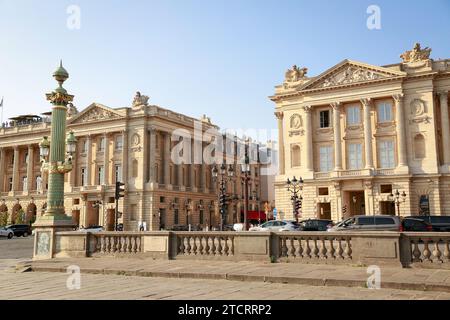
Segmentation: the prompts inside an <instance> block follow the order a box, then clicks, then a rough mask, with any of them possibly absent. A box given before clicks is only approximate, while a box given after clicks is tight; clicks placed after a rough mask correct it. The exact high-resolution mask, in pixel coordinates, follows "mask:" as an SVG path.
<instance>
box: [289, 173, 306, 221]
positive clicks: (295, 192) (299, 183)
mask: <svg viewBox="0 0 450 320" xmlns="http://www.w3.org/2000/svg"><path fill="white" fill-rule="evenodd" d="M286 188H287V191H289V192H290V193H291V195H292V196H291V200H292V209H293V214H294V216H295V221H297V222H298V216H299V214H300V213H301V209H302V203H303V197H302V195H301V194H300V192H301V191H302V190H303V179H302V177H300V178H299V179H298V180H297V178H296V177H295V176H294V178H293V179H292V180H290V179H289V178H288V179H287V181H286Z"/></svg>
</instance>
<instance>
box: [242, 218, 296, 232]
mask: <svg viewBox="0 0 450 320" xmlns="http://www.w3.org/2000/svg"><path fill="white" fill-rule="evenodd" d="M297 230H298V224H297V222H295V221H290V220H272V221H267V222H265V223H263V224H262V225H260V226H257V227H252V228H250V229H249V231H274V232H277V231H297Z"/></svg>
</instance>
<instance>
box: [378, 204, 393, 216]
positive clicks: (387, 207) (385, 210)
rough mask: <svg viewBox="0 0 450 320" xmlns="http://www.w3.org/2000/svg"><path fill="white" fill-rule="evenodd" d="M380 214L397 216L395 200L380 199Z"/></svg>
mask: <svg viewBox="0 0 450 320" xmlns="http://www.w3.org/2000/svg"><path fill="white" fill-rule="evenodd" d="M380 214H382V215H391V216H395V203H394V201H380Z"/></svg>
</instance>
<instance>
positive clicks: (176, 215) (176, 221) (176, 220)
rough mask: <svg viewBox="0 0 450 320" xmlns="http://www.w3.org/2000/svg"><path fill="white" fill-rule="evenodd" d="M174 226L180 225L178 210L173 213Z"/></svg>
mask: <svg viewBox="0 0 450 320" xmlns="http://www.w3.org/2000/svg"><path fill="white" fill-rule="evenodd" d="M173 224H178V209H175V210H174V211H173Z"/></svg>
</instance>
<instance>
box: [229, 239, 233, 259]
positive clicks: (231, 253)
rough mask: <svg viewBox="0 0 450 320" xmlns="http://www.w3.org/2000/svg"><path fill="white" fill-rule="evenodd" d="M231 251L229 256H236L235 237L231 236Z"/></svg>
mask: <svg viewBox="0 0 450 320" xmlns="http://www.w3.org/2000/svg"><path fill="white" fill-rule="evenodd" d="M230 244H231V246H230V251H229V252H228V255H229V256H234V236H230Z"/></svg>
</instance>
